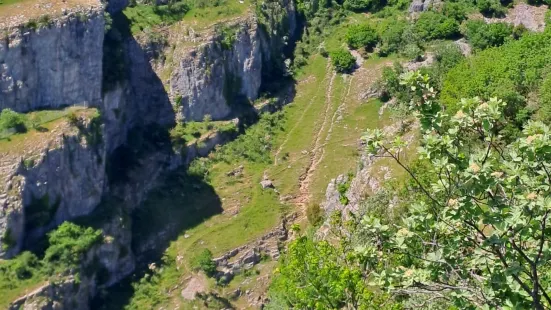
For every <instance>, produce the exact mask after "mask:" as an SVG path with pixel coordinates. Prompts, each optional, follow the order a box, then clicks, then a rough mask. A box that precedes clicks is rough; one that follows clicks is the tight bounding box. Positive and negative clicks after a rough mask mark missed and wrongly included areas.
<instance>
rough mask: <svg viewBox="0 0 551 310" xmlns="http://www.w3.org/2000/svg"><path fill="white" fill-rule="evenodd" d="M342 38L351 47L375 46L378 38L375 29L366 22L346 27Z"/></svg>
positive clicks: (369, 47)
mask: <svg viewBox="0 0 551 310" xmlns="http://www.w3.org/2000/svg"><path fill="white" fill-rule="evenodd" d="M344 39H345V41H346V43H347V44H348V46H349V47H350V48H352V49H359V48H362V47H363V48H366V49H371V48H373V47H375V45H376V44H377V41H378V40H379V38H378V36H377V32H376V31H375V29H373V28H371V27H370V26H369V25H366V24H361V25H353V26H350V27H348V29H347V31H346V35H345V37H344Z"/></svg>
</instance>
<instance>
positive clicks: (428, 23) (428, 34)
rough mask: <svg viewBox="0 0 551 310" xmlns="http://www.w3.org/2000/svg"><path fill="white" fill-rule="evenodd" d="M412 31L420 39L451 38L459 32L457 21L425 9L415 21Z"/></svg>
mask: <svg viewBox="0 0 551 310" xmlns="http://www.w3.org/2000/svg"><path fill="white" fill-rule="evenodd" d="M414 31H415V33H416V35H417V36H419V38H420V39H421V40H435V39H451V38H454V37H455V36H457V35H458V34H459V23H458V22H457V21H456V20H455V19H453V18H450V17H446V16H445V15H443V14H441V13H437V12H434V11H427V12H423V13H421V15H419V18H418V19H417V21H415V26H414Z"/></svg>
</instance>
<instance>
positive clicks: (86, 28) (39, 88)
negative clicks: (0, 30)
mask: <svg viewBox="0 0 551 310" xmlns="http://www.w3.org/2000/svg"><path fill="white" fill-rule="evenodd" d="M36 27H38V28H36ZM6 31H7V36H5V37H4V38H0V110H1V109H5V108H10V109H13V110H15V111H18V112H27V111H32V110H36V109H46V108H59V107H63V106H69V105H75V104H83V105H90V106H95V105H98V104H99V103H100V102H101V81H102V72H101V70H102V63H101V59H102V58H101V55H102V46H103V36H104V16H103V10H102V8H101V7H100V8H94V9H90V11H86V12H71V13H68V14H67V15H65V16H63V17H60V18H58V19H55V20H54V21H51V22H48V24H38V25H37V26H35V27H30V26H28V25H27V26H20V27H18V28H12V29H9V30H6Z"/></svg>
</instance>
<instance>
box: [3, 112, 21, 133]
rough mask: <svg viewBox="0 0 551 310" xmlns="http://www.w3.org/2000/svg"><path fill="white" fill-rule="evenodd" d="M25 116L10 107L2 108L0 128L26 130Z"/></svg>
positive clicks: (17, 130) (19, 131)
mask: <svg viewBox="0 0 551 310" xmlns="http://www.w3.org/2000/svg"><path fill="white" fill-rule="evenodd" d="M26 123H27V116H26V115H24V114H21V113H17V112H15V111H13V110H11V109H4V110H2V113H0V130H15V131H16V132H18V133H24V132H26V131H27V125H26Z"/></svg>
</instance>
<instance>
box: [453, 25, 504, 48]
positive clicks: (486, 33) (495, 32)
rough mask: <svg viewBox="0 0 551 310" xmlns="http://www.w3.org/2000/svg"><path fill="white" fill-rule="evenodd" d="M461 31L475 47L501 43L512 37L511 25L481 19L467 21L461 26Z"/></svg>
mask: <svg viewBox="0 0 551 310" xmlns="http://www.w3.org/2000/svg"><path fill="white" fill-rule="evenodd" d="M462 32H463V34H464V35H465V37H466V38H467V40H468V41H469V43H470V44H471V46H472V47H473V48H475V49H479V50H482V49H486V48H488V47H493V46H500V45H503V44H504V43H505V42H507V40H510V39H512V35H513V26H511V25H509V24H506V23H491V24H486V23H485V22H484V21H482V20H470V21H467V22H466V23H465V24H464V26H463V27H462Z"/></svg>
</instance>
